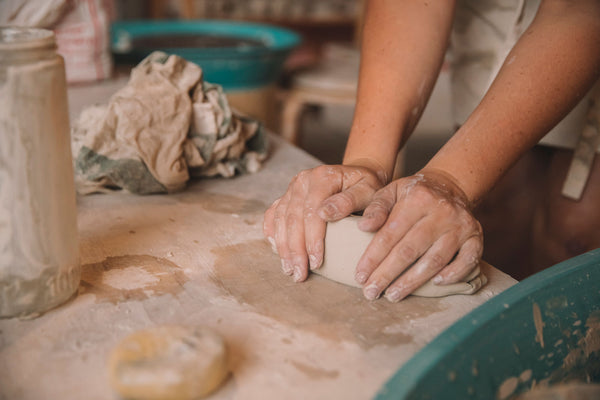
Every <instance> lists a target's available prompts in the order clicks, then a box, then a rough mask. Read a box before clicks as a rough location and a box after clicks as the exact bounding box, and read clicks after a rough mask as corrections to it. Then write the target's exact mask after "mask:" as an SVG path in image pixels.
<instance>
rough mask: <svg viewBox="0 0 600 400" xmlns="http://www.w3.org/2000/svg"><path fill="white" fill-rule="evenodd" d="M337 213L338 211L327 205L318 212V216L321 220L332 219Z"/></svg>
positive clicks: (331, 205) (334, 207)
mask: <svg viewBox="0 0 600 400" xmlns="http://www.w3.org/2000/svg"><path fill="white" fill-rule="evenodd" d="M337 213H338V209H337V207H336V206H334V205H333V204H331V203H329V204H327V205H326V206H325V207H323V208H322V209H321V210H320V213H319V216H320V217H321V218H323V219H327V218H333V217H334V216H335V215H336V214H337Z"/></svg>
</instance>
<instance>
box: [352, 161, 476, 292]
mask: <svg viewBox="0 0 600 400" xmlns="http://www.w3.org/2000/svg"><path fill="white" fill-rule="evenodd" d="M469 208H470V207H469V204H468V201H467V197H466V196H465V194H464V193H463V191H462V190H461V189H460V187H459V186H458V185H457V184H456V183H455V182H454V181H453V180H452V179H451V178H450V177H449V176H447V175H445V174H444V173H443V172H440V171H436V170H434V171H431V170H430V171H425V170H423V171H421V172H420V173H419V174H416V175H414V176H410V177H407V178H402V179H398V180H396V181H393V182H392V183H390V184H389V185H387V186H386V187H384V188H383V189H381V190H379V191H378V192H377V193H376V194H375V195H374V196H373V201H372V202H371V203H370V204H369V206H368V207H367V208H366V209H365V211H364V214H363V217H362V218H361V220H360V221H359V223H358V226H359V228H360V229H361V230H363V231H369V232H375V231H376V234H375V236H374V237H373V240H372V241H371V243H370V244H369V246H368V247H367V249H366V250H365V253H364V254H363V256H362V257H361V259H360V261H359V262H358V265H357V267H356V281H357V282H358V283H361V284H363V294H364V295H365V297H366V298H367V299H371V300H373V299H376V298H378V297H379V296H380V295H381V294H382V293H383V294H384V296H385V298H387V299H388V300H389V301H392V302H396V301H400V300H401V299H403V298H404V297H406V296H408V295H409V294H410V293H412V292H413V291H414V290H415V289H417V288H418V287H420V286H421V285H422V284H423V283H425V282H426V281H427V280H429V279H430V278H432V277H433V283H435V284H438V285H444V284H450V283H456V282H459V281H461V280H462V279H463V278H465V277H467V276H468V275H469V273H470V272H471V271H472V270H473V269H474V268H476V267H477V265H478V263H479V261H480V259H481V253H482V251H483V234H482V229H481V225H480V224H479V222H478V221H477V220H476V219H475V218H474V217H473V215H472V213H471V212H470V209H469Z"/></svg>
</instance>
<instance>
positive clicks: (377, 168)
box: [343, 157, 391, 186]
mask: <svg viewBox="0 0 600 400" xmlns="http://www.w3.org/2000/svg"><path fill="white" fill-rule="evenodd" d="M343 165H345V166H348V167H361V168H367V169H369V170H371V171H372V172H374V173H375V175H377V178H379V181H380V182H381V184H382V185H384V186H385V185H387V184H388V183H389V182H390V176H391V174H390V173H388V171H387V170H386V168H385V167H384V166H383V165H382V164H381V163H380V162H379V161H377V160H376V159H374V158H369V157H362V158H354V159H351V160H344V161H343Z"/></svg>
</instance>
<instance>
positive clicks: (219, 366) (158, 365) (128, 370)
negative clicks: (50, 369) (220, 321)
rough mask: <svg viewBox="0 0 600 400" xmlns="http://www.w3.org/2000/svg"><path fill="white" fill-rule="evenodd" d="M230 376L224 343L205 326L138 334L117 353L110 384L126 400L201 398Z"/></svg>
mask: <svg viewBox="0 0 600 400" xmlns="http://www.w3.org/2000/svg"><path fill="white" fill-rule="evenodd" d="M228 374H229V369H228V367H227V351H226V347H225V342H224V341H223V339H222V338H221V336H219V335H218V334H217V333H215V332H214V331H212V330H210V329H208V328H204V327H185V326H159V327H155V328H150V329H147V330H143V331H138V332H135V333H133V334H131V335H129V336H127V337H126V338H125V339H123V340H122V341H121V343H119V344H118V345H117V346H116V347H115V348H114V349H113V351H112V353H111V355H110V360H109V376H110V382H111V385H112V387H113V388H114V390H115V391H116V392H117V393H118V394H119V395H120V396H121V397H122V398H125V399H136V400H167V399H178V400H192V399H198V398H200V397H203V396H205V395H207V394H208V393H210V392H212V391H214V390H215V389H216V388H217V387H219V386H220V385H221V384H222V383H223V382H224V381H225V378H227V375H228Z"/></svg>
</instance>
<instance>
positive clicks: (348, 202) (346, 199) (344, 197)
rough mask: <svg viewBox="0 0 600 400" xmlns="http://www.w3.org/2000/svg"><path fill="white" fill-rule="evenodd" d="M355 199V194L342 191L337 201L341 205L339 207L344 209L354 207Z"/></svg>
mask: <svg viewBox="0 0 600 400" xmlns="http://www.w3.org/2000/svg"><path fill="white" fill-rule="evenodd" d="M355 201H356V200H355V198H354V196H353V195H352V194H351V193H349V192H348V191H344V192H340V193H339V194H338V195H337V196H336V202H337V203H338V205H339V206H340V207H339V208H340V209H344V210H351V209H353V208H354V203H355Z"/></svg>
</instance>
